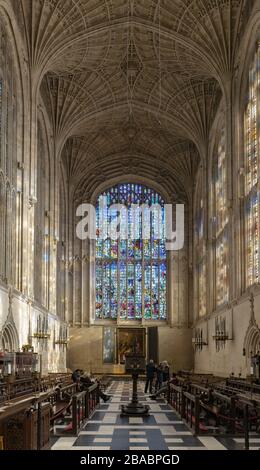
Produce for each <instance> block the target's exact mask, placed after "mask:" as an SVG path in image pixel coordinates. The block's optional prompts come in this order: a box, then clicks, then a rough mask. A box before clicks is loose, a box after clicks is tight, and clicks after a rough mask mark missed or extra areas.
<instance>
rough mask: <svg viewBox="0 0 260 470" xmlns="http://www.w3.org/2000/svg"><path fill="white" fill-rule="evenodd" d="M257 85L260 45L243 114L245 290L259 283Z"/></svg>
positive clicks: (259, 100) (259, 80) (259, 118)
mask: <svg viewBox="0 0 260 470" xmlns="http://www.w3.org/2000/svg"><path fill="white" fill-rule="evenodd" d="M259 84H260V43H258V45H257V50H256V52H255V55H254V58H253V61H252V63H251V67H250V70H249V81H248V100H247V104H246V108H245V114H244V146H245V147H244V156H245V162H244V166H245V201H244V203H245V205H244V208H245V243H246V245H245V246H246V249H245V261H246V287H248V286H250V285H252V284H254V283H258V282H259V191H258V187H257V186H258V178H259V136H260V129H259V127H260V108H259V106H260V90H259Z"/></svg>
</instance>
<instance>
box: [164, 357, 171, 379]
mask: <svg viewBox="0 0 260 470" xmlns="http://www.w3.org/2000/svg"><path fill="white" fill-rule="evenodd" d="M169 379H170V366H169V364H168V362H167V361H163V383H164V384H165V383H167V382H168V380H169Z"/></svg>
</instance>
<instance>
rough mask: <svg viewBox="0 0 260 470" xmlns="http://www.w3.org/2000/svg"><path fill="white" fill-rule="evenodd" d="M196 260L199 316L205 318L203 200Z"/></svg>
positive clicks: (201, 200) (199, 211) (198, 222)
mask: <svg viewBox="0 0 260 470" xmlns="http://www.w3.org/2000/svg"><path fill="white" fill-rule="evenodd" d="M195 227H196V233H195V243H196V259H197V290H198V314H199V317H203V316H204V315H205V314H206V247H205V237H204V207H203V199H199V203H198V207H197V214H196V223H195Z"/></svg>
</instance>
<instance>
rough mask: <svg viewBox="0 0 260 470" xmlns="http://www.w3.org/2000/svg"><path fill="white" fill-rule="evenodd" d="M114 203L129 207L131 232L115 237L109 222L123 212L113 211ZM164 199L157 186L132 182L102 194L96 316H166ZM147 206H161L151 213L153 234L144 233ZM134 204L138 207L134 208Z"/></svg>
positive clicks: (126, 214)
mask: <svg viewBox="0 0 260 470" xmlns="http://www.w3.org/2000/svg"><path fill="white" fill-rule="evenodd" d="M104 201H106V204H104ZM113 204H121V205H123V206H124V207H125V208H126V211H122V212H121V217H122V218H121V221H122V222H124V226H125V227H126V230H127V236H122V235H121V232H120V236H119V237H118V239H115V240H114V239H111V237H108V236H107V237H104V227H105V229H106V228H107V227H108V226H109V225H110V224H111V223H112V221H113V218H115V217H116V216H118V212H115V213H113V209H110V207H111V206H112V205H113ZM164 204H165V203H164V200H163V199H162V197H161V196H160V194H158V193H157V192H156V191H154V190H153V189H151V188H148V187H146V186H143V185H140V184H133V183H126V184H119V185H117V186H114V187H112V188H110V189H108V190H106V191H105V192H104V193H103V194H101V195H100V196H99V198H98V201H97V206H96V225H97V240H96V318H97V319H117V318H120V319H125V320H131V319H133V320H141V319H142V318H144V319H145V320H165V319H166V281H167V259H166V258H167V257H166V239H165V210H164ZM133 205H134V206H133ZM142 205H146V207H149V208H151V206H152V205H157V207H159V209H160V211H161V212H160V213H159V211H158V212H156V211H153V210H151V212H150V215H149V217H150V220H149V225H150V236H149V237H147V236H143V233H142V230H143V225H142V208H141V206H142ZM133 207H135V208H136V210H134V211H132V210H130V209H131V208H133ZM107 230H108V229H107ZM158 230H159V231H158ZM101 233H102V236H101ZM107 234H109V231H107Z"/></svg>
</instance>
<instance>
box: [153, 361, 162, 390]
mask: <svg viewBox="0 0 260 470" xmlns="http://www.w3.org/2000/svg"><path fill="white" fill-rule="evenodd" d="M162 383H163V366H162V363H161V362H160V364H159V365H158V367H157V368H156V383H155V390H156V392H157V391H158V390H160V388H161V387H162Z"/></svg>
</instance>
